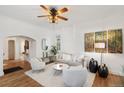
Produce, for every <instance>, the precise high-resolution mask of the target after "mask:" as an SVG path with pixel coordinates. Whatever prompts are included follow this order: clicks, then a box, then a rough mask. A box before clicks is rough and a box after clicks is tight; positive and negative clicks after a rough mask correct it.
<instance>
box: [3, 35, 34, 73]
mask: <svg viewBox="0 0 124 93" xmlns="http://www.w3.org/2000/svg"><path fill="white" fill-rule="evenodd" d="M3 45H4V47H3V60H4V61H3V69H4V70H6V69H10V68H12V67H16V66H19V62H23V63H24V62H28V61H29V60H30V58H32V57H34V56H36V40H35V39H33V38H30V37H28V36H23V35H16V36H7V37H6V38H5V40H4V44H3ZM17 62H18V63H17ZM24 64H25V63H24ZM4 70H3V71H4ZM4 72H5V71H4Z"/></svg>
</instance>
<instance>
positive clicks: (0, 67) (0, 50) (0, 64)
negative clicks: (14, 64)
mask: <svg viewBox="0 0 124 93" xmlns="http://www.w3.org/2000/svg"><path fill="white" fill-rule="evenodd" d="M2 43H3V36H2V34H0V76H2V75H4V73H3V45H2Z"/></svg>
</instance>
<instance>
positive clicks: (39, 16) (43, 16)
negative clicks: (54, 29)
mask: <svg viewBox="0 0 124 93" xmlns="http://www.w3.org/2000/svg"><path fill="white" fill-rule="evenodd" d="M48 16H50V15H42V16H37V17H48Z"/></svg>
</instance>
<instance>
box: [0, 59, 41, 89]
mask: <svg viewBox="0 0 124 93" xmlns="http://www.w3.org/2000/svg"><path fill="white" fill-rule="evenodd" d="M4 63H5V64H4V69H7V68H11V67H16V66H20V67H22V68H23V70H20V71H16V72H13V73H9V74H6V75H5V76H3V77H0V87H41V85H40V84H39V83H37V82H36V81H34V80H33V79H31V78H30V77H28V76H26V75H25V74H24V72H25V71H27V70H30V69H31V67H30V64H29V63H28V62H26V61H19V62H18V61H12V60H10V61H6V62H4Z"/></svg>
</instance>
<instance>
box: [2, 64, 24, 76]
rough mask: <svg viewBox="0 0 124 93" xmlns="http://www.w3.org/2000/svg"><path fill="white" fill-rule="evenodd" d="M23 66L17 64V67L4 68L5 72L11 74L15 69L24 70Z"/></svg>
mask: <svg viewBox="0 0 124 93" xmlns="http://www.w3.org/2000/svg"><path fill="white" fill-rule="evenodd" d="M22 69H23V68H21V67H19V66H17V67H12V68H8V69H5V70H4V74H9V73H12V72H15V71H19V70H22Z"/></svg>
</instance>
